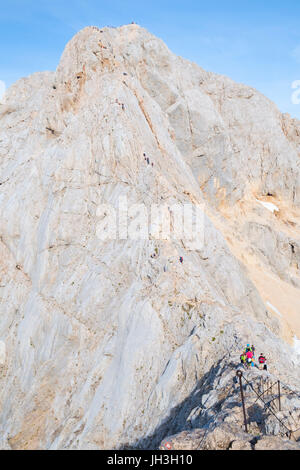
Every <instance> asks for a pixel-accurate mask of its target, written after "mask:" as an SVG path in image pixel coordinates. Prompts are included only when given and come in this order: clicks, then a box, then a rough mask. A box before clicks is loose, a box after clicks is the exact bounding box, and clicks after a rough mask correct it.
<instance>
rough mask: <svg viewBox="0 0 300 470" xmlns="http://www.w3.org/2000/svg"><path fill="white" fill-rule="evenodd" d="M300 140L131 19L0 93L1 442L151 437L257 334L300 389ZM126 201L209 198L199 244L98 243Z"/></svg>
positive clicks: (80, 444) (206, 392) (210, 393)
mask: <svg viewBox="0 0 300 470" xmlns="http://www.w3.org/2000/svg"><path fill="white" fill-rule="evenodd" d="M299 135H300V123H299V121H297V120H293V119H292V118H290V117H289V116H287V115H282V114H281V113H280V112H279V111H278V109H277V108H276V106H275V105H274V104H273V103H271V102H270V101H269V100H268V99H267V98H265V97H264V96H262V95H261V94H260V93H258V92H257V91H256V90H254V89H252V88H249V87H246V86H244V85H240V84H236V83H234V82H233V81H231V80H230V79H228V78H226V77H222V76H218V75H215V74H213V73H209V72H205V71H204V70H202V69H201V68H200V67H198V66H197V65H195V64H192V63H190V62H188V61H186V60H184V59H181V58H178V57H176V56H175V55H174V54H172V53H171V52H170V51H169V50H168V48H167V47H166V46H165V45H164V44H163V42H162V41H160V40H159V39H157V38H155V37H153V36H152V35H151V34H149V33H148V32H147V31H145V30H144V29H142V28H140V27H139V26H137V25H130V26H124V27H121V28H116V29H109V28H104V29H103V30H100V29H98V28H95V27H88V28H85V29H84V30H82V31H80V32H79V33H78V34H77V35H76V36H75V37H74V38H73V39H72V40H71V41H70V42H69V44H68V45H67V46H66V49H65V51H64V53H63V55H62V58H61V61H60V63H59V65H58V68H57V70H56V72H45V73H36V74H34V75H32V76H30V77H28V78H25V79H21V80H19V81H18V82H17V83H16V84H14V85H13V86H12V87H11V88H10V89H9V90H8V91H7V94H6V97H5V103H4V104H2V105H0V254H1V257H0V341H2V343H3V344H4V345H5V351H6V355H5V361H3V363H2V364H0V435H1V440H0V446H1V448H11V449H45V448H47V449H112V448H125V447H153V446H154V447H155V446H158V445H159V443H160V442H161V440H162V439H163V438H164V437H165V436H166V435H170V434H171V435H172V434H174V433H175V432H180V431H184V430H186V422H187V418H188V416H189V415H190V413H191V412H192V410H195V409H196V404H197V405H199V404H200V403H201V401H202V400H204V401H206V400H207V402H209V401H211V402H212V403H214V400H215V399H216V393H217V392H216V390H215V387H214V386H213V383H214V380H215V374H216V371H217V370H218V371H219V367H220V365H219V364H220V363H221V362H222V361H224V360H225V363H224V365H223V366H222V367H223V369H222V371H223V372H222V373H221V372H220V373H221V376H222V378H221V376H220V383H222V380H224V381H225V382H226V380H227V379H226V375H227V374H225V375H224V374H223V373H224V371H225V370H226V360H230V361H233V362H236V363H238V361H239V354H240V348H241V347H243V346H244V345H245V343H247V342H250V341H251V342H253V343H255V345H256V347H257V351H258V350H261V351H264V352H265V354H266V355H267V356H268V362H269V367H270V368H271V369H272V371H273V373H274V374H275V375H276V377H279V378H280V379H281V380H283V381H285V383H287V384H289V385H290V386H293V387H296V388H297V387H298V388H299V382H300V377H299V362H298V360H299V357H298V356H297V354H296V352H295V351H294V350H293V349H292V346H293V340H294V337H295V336H298V337H299V338H300V320H299V315H297V314H299V305H300V295H299V293H300V276H299V263H300V235H299V233H300V232H299V225H300V172H299V155H300V141H299ZM144 154H145V155H146V157H145V156H144ZM145 158H148V159H149V160H148V161H147V160H146V159H145ZM125 196H126V198H127V201H128V204H129V206H132V205H133V204H143V205H144V206H145V207H146V208H150V206H151V205H153V204H157V205H162V204H163V205H165V206H166V207H168V206H171V205H173V204H181V205H183V204H199V205H202V207H203V208H204V216H203V217H204V231H203V232H204V243H203V246H202V247H200V248H199V247H198V248H197V249H193V247H191V246H189V244H187V243H184V242H182V241H181V240H174V239H169V240H160V239H155V238H154V237H148V238H147V237H146V239H139V240H133V239H131V238H126V237H124V239H120V237H117V238H116V239H107V240H102V239H101V238H100V237H99V233H98V227H99V223H100V222H101V220H102V219H101V217H100V216H99V212H98V209H99V206H103V205H104V204H106V205H110V206H111V207H114V208H116V209H117V208H118V203H119V198H120V197H125ZM268 204H269V205H268ZM270 208H271V209H270ZM102 217H103V214H102ZM132 218H133V216H132ZM153 254H155V256H153ZM181 256H182V257H183V263H180V262H179V258H180V257H181ZM259 352H260V351H259ZM278 358H280V360H278ZM222 364H223V362H222ZM218 373H219V372H218ZM217 376H218V375H217ZM199 383H200V385H201V387H200V389H199V390H200V392H199V394H198V395H197V397H195V396H194V395H193V391H194V390H195V387H197V386H199ZM198 424H199V423H198V422H196V421H195V427H197V426H198ZM199 433H200V434H201V431H199Z"/></svg>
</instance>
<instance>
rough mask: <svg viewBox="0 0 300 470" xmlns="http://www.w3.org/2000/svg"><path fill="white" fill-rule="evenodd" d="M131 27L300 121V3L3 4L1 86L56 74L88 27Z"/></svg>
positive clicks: (89, 0)
mask: <svg viewBox="0 0 300 470" xmlns="http://www.w3.org/2000/svg"><path fill="white" fill-rule="evenodd" d="M131 21H135V22H136V23H138V24H140V25H141V26H143V27H145V28H147V29H148V30H149V31H150V32H152V33H153V34H155V35H156V36H159V37H160V38H162V39H163V40H164V41H165V43H166V44H167V45H168V47H169V48H170V49H171V50H172V51H173V52H175V53H176V54H178V55H181V56H183V57H185V58H187V59H190V60H192V61H194V62H196V63H198V64H199V65H200V66H201V67H203V68H204V69H206V70H211V71H213V72H217V73H222V74H225V75H228V76H229V77H231V78H232V79H234V80H236V81H238V82H242V83H245V84H248V85H251V86H254V87H255V88H257V89H258V90H259V91H261V92H262V93H264V94H265V95H266V96H268V97H269V98H271V99H272V100H273V101H275V103H276V104H277V105H278V106H279V108H280V109H281V110H282V111H283V112H289V113H290V114H291V115H292V116H296V117H298V118H300V103H299V104H293V103H292V99H291V97H292V93H293V90H292V84H293V82H295V81H296V80H299V81H300V1H299V0H285V1H282V0H280V1H279V0H244V1H243V0H240V1H237V0H210V1H208V0H204V1H203V0H184V1H178V0H172V1H169V0H166V1H164V0H160V1H158V0H148V2H145V1H143V0H139V1H137V0H128V1H120V0H107V1H104V0H98V1H96V0H60V1H59V0H51V1H50V0H39V1H37V0H6V1H5V2H4V1H3V0H0V80H2V81H4V82H5V83H6V84H7V85H10V84H11V83H13V82H14V81H16V80H17V79H18V78H20V77H22V76H26V75H29V74H31V73H33V72H36V71H40V70H55V68H56V66H57V64H58V61H59V58H60V55H61V53H62V51H63V49H64V47H65V44H66V43H67V41H68V40H69V39H70V38H71V37H72V36H73V35H74V34H75V33H76V32H77V31H79V30H80V29H81V28H83V27H85V26H87V25H96V26H100V27H101V26H120V25H122V24H128V23H131ZM299 88H300V87H299Z"/></svg>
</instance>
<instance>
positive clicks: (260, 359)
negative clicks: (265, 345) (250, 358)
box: [258, 356, 266, 364]
mask: <svg viewBox="0 0 300 470" xmlns="http://www.w3.org/2000/svg"><path fill="white" fill-rule="evenodd" d="M258 360H259V363H260V364H264V363H265V362H266V358H265V357H264V356H259V359H258Z"/></svg>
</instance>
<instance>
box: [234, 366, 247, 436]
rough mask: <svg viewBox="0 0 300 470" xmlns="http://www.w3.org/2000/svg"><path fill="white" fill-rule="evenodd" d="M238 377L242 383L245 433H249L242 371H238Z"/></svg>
mask: <svg viewBox="0 0 300 470" xmlns="http://www.w3.org/2000/svg"><path fill="white" fill-rule="evenodd" d="M236 375H237V376H238V378H239V382H240V389H241V397H242V405H243V415H244V424H245V431H246V433H248V426H247V417H246V409H245V399H244V392H243V385H242V377H243V372H242V371H241V370H238V371H237V373H236Z"/></svg>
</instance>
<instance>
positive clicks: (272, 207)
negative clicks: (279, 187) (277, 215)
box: [256, 199, 279, 214]
mask: <svg viewBox="0 0 300 470" xmlns="http://www.w3.org/2000/svg"><path fill="white" fill-rule="evenodd" d="M256 202H259V204H261V205H262V206H264V207H265V208H266V209H268V211H270V212H273V214H274V212H275V211H276V212H279V209H278V207H277V206H275V204H273V203H272V202H265V201H260V200H259V199H256Z"/></svg>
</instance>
